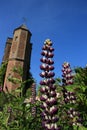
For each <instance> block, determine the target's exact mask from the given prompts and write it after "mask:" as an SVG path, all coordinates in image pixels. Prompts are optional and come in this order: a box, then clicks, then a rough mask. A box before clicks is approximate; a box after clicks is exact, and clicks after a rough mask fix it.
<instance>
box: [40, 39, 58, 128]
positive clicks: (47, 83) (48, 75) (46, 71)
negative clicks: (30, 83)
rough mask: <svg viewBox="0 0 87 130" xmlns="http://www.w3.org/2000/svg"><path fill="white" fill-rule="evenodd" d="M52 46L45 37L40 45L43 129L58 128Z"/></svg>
mask: <svg viewBox="0 0 87 130" xmlns="http://www.w3.org/2000/svg"><path fill="white" fill-rule="evenodd" d="M53 51H54V48H52V41H51V40H50V39H47V40H46V41H45V42H44V45H43V47H42V52H41V55H42V58H41V59H40V61H41V62H42V64H41V65H40V69H41V70H42V72H41V73H40V76H41V77H42V78H43V79H42V80H41V81H40V85H41V86H42V87H41V89H40V92H41V97H40V100H41V102H42V105H41V108H42V111H43V112H42V126H43V128H44V129H45V130H59V129H60V128H59V127H58V126H57V121H58V117H57V112H58V108H57V106H56V104H57V98H56V86H54V83H55V80H54V78H53V77H54V75H55V73H54V72H53V70H54V66H53V64H54V61H53V60H52V58H53V56H54V54H53Z"/></svg>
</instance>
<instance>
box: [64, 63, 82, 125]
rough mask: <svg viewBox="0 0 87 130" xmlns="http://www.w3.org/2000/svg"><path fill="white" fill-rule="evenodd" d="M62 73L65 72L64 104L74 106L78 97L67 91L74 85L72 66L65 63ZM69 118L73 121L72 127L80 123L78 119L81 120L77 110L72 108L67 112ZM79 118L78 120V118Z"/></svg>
mask: <svg viewBox="0 0 87 130" xmlns="http://www.w3.org/2000/svg"><path fill="white" fill-rule="evenodd" d="M62 67H63V68H62V72H63V75H62V77H63V79H62V81H63V96H64V102H65V103H66V104H72V106H73V105H74V104H75V103H76V96H75V93H74V92H70V91H68V90H67V89H66V86H67V85H71V84H73V75H72V70H71V68H70V64H69V63H68V62H64V64H63V65H62ZM66 113H67V115H68V117H69V118H70V119H71V120H72V122H71V124H72V125H74V124H75V125H77V124H78V123H79V121H78V119H80V116H78V113H79V112H77V111H76V110H75V109H73V108H70V109H69V110H68V111H66ZM76 117H77V118H76Z"/></svg>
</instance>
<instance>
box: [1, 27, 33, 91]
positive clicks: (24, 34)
mask: <svg viewBox="0 0 87 130" xmlns="http://www.w3.org/2000/svg"><path fill="white" fill-rule="evenodd" d="M30 38H31V32H30V31H29V30H28V29H27V27H26V26H25V25H22V26H20V27H18V28H16V29H15V30H14V33H13V40H12V45H11V48H10V54H9V58H8V65H7V70H6V74H5V80H4V88H3V89H4V91H6V87H7V89H8V91H9V92H11V91H12V90H14V89H16V88H17V87H19V84H14V83H12V82H10V81H9V80H8V77H9V76H10V77H14V78H18V79H21V80H26V79H27V74H28V72H29V69H30V58H31V50H32V44H31V43H30ZM7 48H9V47H7ZM7 50H9V49H7ZM5 55H6V54H5ZM14 67H16V68H18V67H21V68H22V69H23V77H21V76H20V75H19V74H17V73H15V72H13V71H12V69H13V68H14Z"/></svg>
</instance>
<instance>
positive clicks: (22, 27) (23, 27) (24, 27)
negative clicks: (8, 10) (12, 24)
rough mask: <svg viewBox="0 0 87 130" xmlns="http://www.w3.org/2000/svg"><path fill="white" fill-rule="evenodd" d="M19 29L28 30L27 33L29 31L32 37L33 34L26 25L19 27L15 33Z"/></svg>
mask: <svg viewBox="0 0 87 130" xmlns="http://www.w3.org/2000/svg"><path fill="white" fill-rule="evenodd" d="M18 29H22V30H26V31H28V32H29V33H30V35H32V34H31V32H30V31H29V29H28V28H27V26H26V25H25V24H22V25H21V26H19V27H18V28H16V29H14V32H15V31H16V30H18ZM14 32H13V33H14Z"/></svg>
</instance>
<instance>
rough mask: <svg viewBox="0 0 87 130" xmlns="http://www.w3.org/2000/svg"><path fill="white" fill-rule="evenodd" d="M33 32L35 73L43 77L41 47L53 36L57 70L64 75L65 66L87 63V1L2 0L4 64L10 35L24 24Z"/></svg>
mask: <svg viewBox="0 0 87 130" xmlns="http://www.w3.org/2000/svg"><path fill="white" fill-rule="evenodd" d="M23 18H25V19H26V22H25V23H26V25H27V27H28V28H29V30H30V31H31V33H32V37H31V42H32V43H33V47H32V48H33V49H32V57H31V73H32V74H33V77H34V78H35V79H36V81H37V82H39V80H40V76H39V73H40V69H39V66H40V64H41V63H40V58H41V55H40V53H41V48H42V45H43V42H44V41H45V39H47V38H50V39H51V40H52V41H53V47H54V48H55V52H54V54H55V56H54V61H55V64H54V66H55V73H56V76H57V77H61V69H62V67H61V65H62V64H63V62H64V61H68V62H70V64H71V67H72V68H73V67H76V66H81V67H85V65H86V64H87V58H86V56H87V0H7V1H6V0H1V1H0V48H1V49H0V63H1V61H2V57H3V54H4V48H5V42H6V39H7V37H12V36H13V30H14V29H15V28H17V27H18V26H20V25H21V24H23V22H24V21H23Z"/></svg>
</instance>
